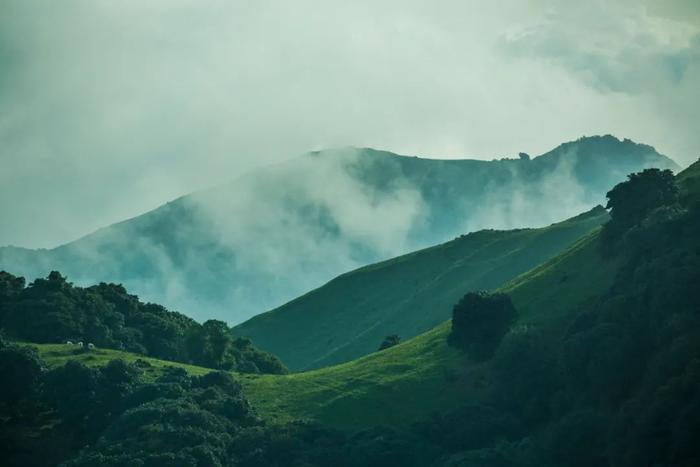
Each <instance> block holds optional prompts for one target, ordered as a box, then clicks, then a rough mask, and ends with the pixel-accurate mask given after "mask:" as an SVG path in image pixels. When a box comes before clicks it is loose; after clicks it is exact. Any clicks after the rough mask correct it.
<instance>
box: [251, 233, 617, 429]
mask: <svg viewBox="0 0 700 467" xmlns="http://www.w3.org/2000/svg"><path fill="white" fill-rule="evenodd" d="M597 239H598V236H597V233H594V234H592V235H590V236H588V237H586V238H585V239H583V240H581V241H580V242H578V243H576V244H575V245H573V246H572V247H571V248H570V249H568V250H567V251H566V252H565V253H563V254H562V255H560V256H557V257H556V258H554V259H552V260H550V261H548V262H547V263H545V264H544V265H542V266H541V267H539V268H537V269H535V270H533V271H531V272H529V273H527V274H525V275H524V276H522V277H521V278H519V279H518V280H516V281H514V282H513V283H511V284H508V285H507V286H505V287H503V288H502V290H503V291H505V292H507V293H509V294H510V295H511V298H512V300H513V303H514V305H515V306H516V308H517V309H518V310H519V312H520V322H519V324H520V325H526V324H529V325H535V326H541V325H552V323H553V322H552V321H551V317H552V315H555V316H557V317H558V318H560V319H564V318H565V317H566V316H570V315H571V314H572V313H575V312H576V311H578V310H579V309H580V308H581V307H582V306H584V305H586V304H588V303H590V302H591V301H593V300H595V299H596V298H597V297H598V296H600V295H601V294H603V293H604V292H605V290H606V289H607V288H608V287H609V286H610V284H611V283H612V279H613V276H614V274H615V270H616V264H615V263H612V262H611V263H605V262H603V261H602V260H601V259H600V257H599V255H598V254H597V248H598V246H597ZM562 277H568V278H569V280H567V281H562V280H561V278H562ZM589 279H594V280H593V281H592V282H590V283H589V282H588V281H589ZM582 283H586V287H580V284H582ZM572 292H573V293H572ZM553 303H556V308H554V309H552V308H549V307H548V306H547V305H551V304H553ZM449 330H450V325H449V322H444V323H442V324H440V325H439V326H437V327H435V328H434V329H432V330H430V331H428V332H426V333H423V334H421V335H420V336H418V337H415V338H413V339H411V340H409V341H407V342H404V343H402V344H399V345H397V346H395V347H392V348H389V349H387V350H383V351H381V352H377V353H373V354H371V355H368V356H366V357H362V358H360V359H358V360H354V361H352V362H348V363H343V364H341V365H336V366H332V367H328V368H322V369H319V370H314V371H309V372H305V373H297V374H291V375H285V376H275V377H265V376H262V377H246V378H244V380H243V382H244V386H245V387H246V393H247V395H248V397H249V398H250V400H251V401H252V402H253V404H254V405H255V406H256V407H259V408H260V409H261V410H262V411H263V414H264V415H265V416H267V417H269V418H270V419H273V420H280V421H284V420H288V419H293V418H298V417H302V418H314V419H318V420H320V421H322V422H323V423H326V424H329V425H331V426H336V427H339V428H343V429H357V428H360V427H367V426H372V425H378V424H396V425H398V424H402V423H406V422H408V421H410V420H415V419H418V418H421V417H427V416H430V415H431V414H432V413H433V412H440V411H444V410H446V409H448V408H453V407H454V406H455V405H456V404H457V401H458V400H461V399H464V398H467V399H469V398H475V399H474V400H478V398H479V397H480V387H479V384H480V383H479V381H480V380H481V379H482V378H483V372H482V371H481V370H480V368H479V366H478V365H476V366H473V367H471V368H470V370H469V371H466V372H465V371H464V370H463V367H464V365H465V360H464V357H463V356H462V355H461V353H460V352H458V351H457V350H456V349H454V348H452V347H449V346H448V345H447V334H448V333H449Z"/></svg>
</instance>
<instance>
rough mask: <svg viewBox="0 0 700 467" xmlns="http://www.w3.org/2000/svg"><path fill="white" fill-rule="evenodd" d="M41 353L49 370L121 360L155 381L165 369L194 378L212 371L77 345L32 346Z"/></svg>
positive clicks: (93, 365) (98, 364) (117, 351)
mask: <svg viewBox="0 0 700 467" xmlns="http://www.w3.org/2000/svg"><path fill="white" fill-rule="evenodd" d="M31 345H32V346H33V347H36V348H37V350H38V351H39V355H40V356H41V358H42V359H43V360H44V361H45V362H46V364H47V366H48V367H49V368H56V367H59V366H61V365H65V364H66V362H68V361H69V360H74V361H78V362H81V363H83V364H85V365H86V366H89V367H96V366H102V365H106V364H107V363H108V362H109V361H110V360H115V359H120V360H124V361H125V362H129V363H133V362H138V363H139V366H140V367H141V368H142V369H143V371H144V373H145V375H146V377H147V378H148V379H155V378H157V377H158V376H160V374H161V373H162V372H163V369H164V368H168V367H175V368H182V369H183V370H185V371H186V372H187V373H188V374H190V375H193V376H202V375H205V374H207V373H209V372H210V371H214V370H212V369H210V368H204V367H201V366H195V365H188V364H186V363H179V362H173V361H170V360H160V359H157V358H151V357H145V356H143V355H139V354H135V353H132V352H122V351H120V350H112V349H100V348H97V349H95V350H91V351H85V352H84V351H81V350H80V349H78V348H77V347H76V346H75V345H68V344H31Z"/></svg>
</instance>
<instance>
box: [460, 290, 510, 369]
mask: <svg viewBox="0 0 700 467" xmlns="http://www.w3.org/2000/svg"><path fill="white" fill-rule="evenodd" d="M517 317H518V313H517V311H516V310H515V307H514V306H513V303H512V302H511V300H510V297H509V296H508V295H505V294H502V293H496V294H490V293H488V292H469V293H468V294H466V295H465V296H464V297H462V299H461V300H460V301H459V302H458V303H457V304H456V305H455V306H454V308H453V309H452V332H451V333H450V335H449V337H448V342H449V343H450V344H451V345H453V346H455V347H459V348H461V349H463V350H465V351H466V352H467V354H469V355H470V356H471V357H472V358H474V359H475V360H485V359H488V358H489V357H491V356H492V355H493V353H494V351H495V350H496V348H497V347H498V344H499V343H500V342H501V339H502V338H503V336H504V335H505V334H506V332H508V329H510V327H511V325H512V324H513V323H514V322H515V320H516V319H517Z"/></svg>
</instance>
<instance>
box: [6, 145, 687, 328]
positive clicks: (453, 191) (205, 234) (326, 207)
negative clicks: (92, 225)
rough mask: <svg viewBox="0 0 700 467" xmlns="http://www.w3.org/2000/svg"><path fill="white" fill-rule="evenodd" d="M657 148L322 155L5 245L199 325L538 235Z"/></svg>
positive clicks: (660, 159) (18, 263)
mask: <svg viewBox="0 0 700 467" xmlns="http://www.w3.org/2000/svg"><path fill="white" fill-rule="evenodd" d="M649 166H656V167H662V168H666V167H669V168H676V166H675V164H674V163H673V162H672V161H671V160H670V159H668V158H666V157H664V156H662V155H660V154H658V153H657V152H656V151H655V150H654V148H652V147H650V146H646V145H641V144H636V143H634V142H632V141H629V140H623V141H621V140H618V139H617V138H615V137H612V136H596V137H589V138H581V139H579V140H577V141H573V142H569V143H565V144H562V145H560V146H559V147H557V148H555V149H553V150H552V151H549V152H548V153H546V154H543V155H541V156H539V157H535V158H532V159H530V157H529V156H526V155H521V157H519V158H516V159H500V160H493V161H482V160H434V159H422V158H417V157H404V156H399V155H396V154H393V153H389V152H385V151H376V150H372V149H344V150H332V151H322V152H314V153H309V154H306V155H303V156H301V157H298V158H296V159H292V160H290V161H287V162H285V163H282V164H278V165H274V166H270V167H265V168H261V169H259V170H257V171H254V172H251V173H249V174H247V175H245V176H243V177H240V178H238V179H236V180H234V181H232V182H230V183H228V184H225V185H221V186H217V187H214V188H212V189H210V190H206V191H202V192H197V193H194V194H191V195H187V196H184V197H181V198H178V199H176V200H174V201H172V202H170V203H167V204H165V205H163V206H161V207H159V208H157V209H155V210H153V211H151V212H148V213H146V214H144V215H141V216H138V217H136V218H133V219H129V220H127V221H124V222H121V223H118V224H114V225H112V226H109V227H106V228H103V229H101V230H98V231H97V232H94V233H92V234H90V235H87V236H86V237H83V238H81V239H78V240H76V241H74V242H71V243H69V244H66V245H63V246H59V247H57V248H53V249H50V250H28V249H24V248H17V247H5V248H0V269H5V270H8V271H12V272H13V273H15V274H20V275H23V276H25V277H45V276H46V275H47V274H48V273H49V272H50V271H51V270H60V271H61V272H62V273H64V274H66V275H67V276H68V278H69V279H70V280H71V281H73V282H74V283H76V284H78V285H88V284H92V283H96V282H102V281H104V282H116V283H122V284H123V285H124V286H125V287H127V288H128V289H129V290H130V291H134V292H135V293H137V294H138V295H139V296H141V297H142V298H144V299H145V300H148V301H154V302H158V303H162V304H164V305H165V306H167V307H168V308H171V309H178V310H182V311H186V312H187V313H188V314H189V315H190V316H191V317H192V318H195V319H197V320H204V319H207V318H219V319H223V320H226V321H227V322H229V323H230V324H236V323H240V322H242V321H244V320H245V319H247V318H250V317H251V316H253V315H255V314H257V313H260V312H261V311H265V310H269V309H271V308H273V307H275V306H279V305H281V304H283V303H284V302H286V301H288V300H290V299H292V298H293V297H296V296H299V295H300V294H301V293H303V292H305V291H307V290H311V289H313V288H315V287H318V286H319V285H321V284H323V283H324V282H326V281H328V280H330V279H331V278H333V277H335V276H337V275H338V274H340V273H342V272H344V271H348V270H352V269H354V268H357V267H359V266H362V265H365V264H369V263H373V262H377V261H380V260H383V259H387V258H390V257H394V256H397V255H400V254H403V253H406V252H409V251H414V250H417V249H419V248H423V247H426V246H428V245H434V244H437V243H440V242H443V241H446V240H448V239H450V238H453V237H455V236H457V235H459V234H461V233H463V232H468V231H474V230H479V229H483V228H499V229H507V228H514V227H538V226H544V225H548V224H550V223H552V222H554V221H556V220H560V219H565V218H567V217H570V216H572V215H574V214H576V213H578V212H582V211H584V210H585V209H589V208H590V207H592V206H594V205H596V204H598V203H600V202H602V200H603V198H604V195H605V192H606V191H607V189H608V188H609V187H610V186H612V185H614V184H615V183H617V182H619V181H621V180H622V179H623V178H624V176H625V175H626V174H627V173H629V172H632V171H637V170H640V169H642V168H645V167H649Z"/></svg>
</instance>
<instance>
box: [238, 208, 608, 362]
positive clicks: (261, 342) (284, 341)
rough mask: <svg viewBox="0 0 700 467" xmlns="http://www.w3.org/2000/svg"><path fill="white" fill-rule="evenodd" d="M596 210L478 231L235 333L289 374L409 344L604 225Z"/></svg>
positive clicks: (384, 265)
mask: <svg viewBox="0 0 700 467" xmlns="http://www.w3.org/2000/svg"><path fill="white" fill-rule="evenodd" d="M608 218H609V216H608V213H607V211H606V210H605V209H604V208H603V207H601V206H598V207H596V208H594V209H593V210H591V211H589V212H586V213H584V214H581V215H579V216H576V217H574V218H572V219H569V220H567V221H564V222H560V223H557V224H553V225H551V226H549V227H544V228H539V229H516V230H507V231H498V230H482V231H479V232H474V233H471V234H468V235H464V236H461V237H459V238H456V239H454V240H452V241H450V242H447V243H444V244H441V245H438V246H435V247H431V248H427V249H425V250H420V251H417V252H414V253H410V254H408V255H404V256H400V257H398V258H394V259H391V260H388V261H384V262H381V263H377V264H372V265H370V266H366V267H363V268H360V269H357V270H355V271H352V272H349V273H347V274H343V275H341V276H339V277H337V278H335V279H333V280H332V281H330V282H329V283H327V284H326V285H324V286H322V287H320V288H318V289H316V290H314V291H312V292H309V293H307V294H305V295H303V296H301V297H299V298H297V299H295V300H293V301H291V302H289V303H287V304H285V305H283V306H281V307H279V308H277V309H275V310H272V311H270V312H268V313H263V314H261V315H258V316H255V317H253V318H252V319H250V320H249V321H246V322H245V323H242V324H240V325H238V326H236V327H234V329H233V332H234V334H236V335H240V336H246V337H250V338H251V339H252V340H253V341H254V342H255V343H256V345H258V346H259V347H261V348H263V349H265V350H267V351H269V352H272V353H274V354H275V355H277V356H278V357H280V358H281V359H282V361H283V362H284V363H285V364H286V365H287V366H288V367H289V368H291V369H292V370H295V371H298V370H306V369H310V368H319V367H323V366H329V365H332V364H336V363H341V362H345V361H349V360H352V359H355V358H358V357H361V356H363V355H367V354H368V353H371V352H374V351H375V350H377V348H378V347H379V344H380V343H381V341H382V339H383V338H384V337H385V336H387V335H391V334H398V335H399V336H401V337H402V338H404V339H406V338H410V337H414V336H416V335H418V334H420V333H422V332H425V331H427V330H429V329H431V328H433V327H435V326H436V325H438V324H439V323H441V322H443V321H445V320H446V319H448V318H449V316H450V313H451V312H452V305H454V304H455V303H456V302H457V301H458V300H459V298H460V297H461V296H462V295H464V293H465V291H467V290H482V289H483V290H493V289H496V288H498V287H499V286H501V285H503V284H504V283H505V282H507V281H509V280H511V279H513V278H515V277H516V276H518V275H519V274H522V273H524V272H525V271H527V270H529V269H531V268H533V267H535V266H537V265H538V264H540V263H542V262H544V261H546V260H548V259H550V258H552V257H554V256H556V255H557V254H559V253H560V252H561V251H563V250H564V249H566V248H567V247H568V246H570V245H571V244H572V243H574V242H575V241H576V240H578V239H579V238H581V237H582V236H584V235H585V234H587V233H588V232H590V231H591V230H593V229H594V228H596V227H598V226H600V225H601V224H603V223H605V222H607V220H608Z"/></svg>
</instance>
